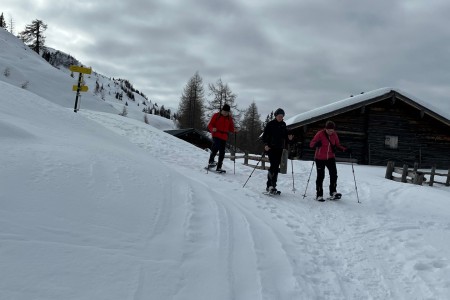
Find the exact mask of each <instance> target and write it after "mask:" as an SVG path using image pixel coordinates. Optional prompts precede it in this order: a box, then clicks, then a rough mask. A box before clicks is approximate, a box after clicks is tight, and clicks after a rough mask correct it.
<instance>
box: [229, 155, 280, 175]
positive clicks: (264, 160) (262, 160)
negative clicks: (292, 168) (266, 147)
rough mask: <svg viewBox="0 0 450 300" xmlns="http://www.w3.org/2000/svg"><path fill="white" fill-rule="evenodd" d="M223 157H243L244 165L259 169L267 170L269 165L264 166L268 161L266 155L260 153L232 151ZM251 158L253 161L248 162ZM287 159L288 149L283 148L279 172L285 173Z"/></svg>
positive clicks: (232, 158)
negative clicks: (236, 152)
mask: <svg viewBox="0 0 450 300" xmlns="http://www.w3.org/2000/svg"><path fill="white" fill-rule="evenodd" d="M225 158H229V159H231V160H234V159H244V165H246V166H249V167H253V168H254V167H256V168H257V169H261V170H268V169H269V167H270V166H266V163H268V162H269V158H268V157H267V156H263V157H261V156H260V155H259V156H258V155H252V154H248V153H244V154H241V155H236V154H234V153H231V154H230V155H225ZM251 160H252V161H255V163H253V164H250V163H249V161H251ZM287 161H288V151H287V150H284V151H283V155H282V157H281V164H280V173H281V174H286V173H287ZM258 162H259V163H258ZM269 164H270V163H269Z"/></svg>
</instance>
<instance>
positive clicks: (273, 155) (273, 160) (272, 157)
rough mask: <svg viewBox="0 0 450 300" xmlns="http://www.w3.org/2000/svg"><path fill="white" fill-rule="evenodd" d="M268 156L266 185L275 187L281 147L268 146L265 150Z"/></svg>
mask: <svg viewBox="0 0 450 300" xmlns="http://www.w3.org/2000/svg"><path fill="white" fill-rule="evenodd" d="M267 154H268V156H269V162H270V168H269V172H268V173H267V187H269V186H271V187H274V188H276V187H277V179H278V172H279V171H280V163H281V155H282V154H283V149H282V148H279V149H278V148H270V150H269V151H268V152H267Z"/></svg>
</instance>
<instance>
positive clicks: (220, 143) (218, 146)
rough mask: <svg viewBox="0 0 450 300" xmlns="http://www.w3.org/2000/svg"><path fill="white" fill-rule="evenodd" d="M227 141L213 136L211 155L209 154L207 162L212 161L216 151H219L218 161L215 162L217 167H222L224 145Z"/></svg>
mask: <svg viewBox="0 0 450 300" xmlns="http://www.w3.org/2000/svg"><path fill="white" fill-rule="evenodd" d="M226 144H227V141H225V140H221V139H219V138H216V137H215V138H213V144H212V147H211V155H210V156H209V163H212V162H214V157H216V155H217V152H219V161H218V162H217V169H220V168H222V163H223V158H224V157H225V145H226Z"/></svg>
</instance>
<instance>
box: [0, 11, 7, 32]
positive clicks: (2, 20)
mask: <svg viewBox="0 0 450 300" xmlns="http://www.w3.org/2000/svg"><path fill="white" fill-rule="evenodd" d="M0 27H1V28H5V29H6V28H7V27H6V21H5V17H4V16H3V13H2V14H1V15H0Z"/></svg>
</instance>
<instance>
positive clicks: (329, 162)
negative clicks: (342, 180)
mask: <svg viewBox="0 0 450 300" xmlns="http://www.w3.org/2000/svg"><path fill="white" fill-rule="evenodd" d="M335 129H336V124H335V123H334V122H333V121H327V122H326V124H325V128H324V129H322V130H319V131H318V132H317V133H316V135H315V136H314V138H313V139H312V140H311V142H310V143H309V146H310V147H311V148H315V149H316V152H315V154H314V160H315V162H316V170H317V179H316V192H317V194H316V200H318V201H324V199H323V187H322V185H323V180H324V179H325V167H326V168H327V169H328V172H329V174H330V197H332V198H334V197H335V196H336V194H337V192H336V187H337V178H338V176H337V169H336V155H335V152H336V150H338V149H339V150H341V151H343V152H346V151H347V152H350V149H347V148H345V147H344V146H342V145H341V144H340V142H339V137H338V135H337V133H336V131H335Z"/></svg>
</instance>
